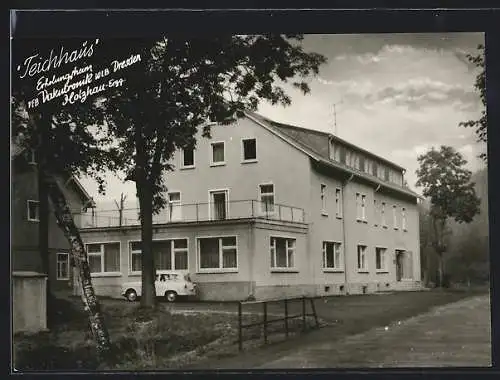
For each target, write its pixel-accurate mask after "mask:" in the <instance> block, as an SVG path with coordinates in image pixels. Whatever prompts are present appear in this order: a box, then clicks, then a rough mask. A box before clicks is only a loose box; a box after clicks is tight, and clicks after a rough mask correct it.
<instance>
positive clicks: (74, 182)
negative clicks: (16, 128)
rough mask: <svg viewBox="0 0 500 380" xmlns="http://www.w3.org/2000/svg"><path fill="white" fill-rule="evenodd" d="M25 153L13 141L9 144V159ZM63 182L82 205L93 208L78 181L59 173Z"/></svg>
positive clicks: (92, 200) (88, 195)
mask: <svg viewBox="0 0 500 380" xmlns="http://www.w3.org/2000/svg"><path fill="white" fill-rule="evenodd" d="M25 151H26V148H24V147H22V146H21V145H20V144H17V143H15V142H14V141H13V142H11V144H10V152H11V153H10V154H11V159H17V158H18V157H20V156H22V154H23V153H24V152H25ZM61 176H62V178H63V180H64V181H65V182H64V183H65V186H66V187H67V186H69V185H72V188H73V190H74V191H75V192H76V193H77V194H78V196H79V197H80V199H81V200H82V203H83V204H84V205H86V206H87V207H95V202H94V199H93V198H92V197H91V196H90V194H89V193H87V191H86V190H85V188H84V187H83V186H82V184H81V183H80V181H78V179H77V178H76V177H75V176H74V175H72V174H69V173H61Z"/></svg>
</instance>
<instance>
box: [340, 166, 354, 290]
mask: <svg viewBox="0 0 500 380" xmlns="http://www.w3.org/2000/svg"><path fill="white" fill-rule="evenodd" d="M353 178H354V174H351V176H350V177H349V178H348V179H347V180H346V181H344V182H343V183H342V233H343V235H344V236H343V238H344V290H345V292H346V295H348V294H349V293H348V290H347V284H348V279H347V271H348V266H347V256H348V255H347V233H346V213H345V210H346V207H345V206H346V200H345V199H346V196H345V193H346V192H345V188H346V186H347V184H348V183H349V182H351V180H352V179H353Z"/></svg>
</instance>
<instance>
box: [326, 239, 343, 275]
mask: <svg viewBox="0 0 500 380" xmlns="http://www.w3.org/2000/svg"><path fill="white" fill-rule="evenodd" d="M341 247H342V246H341V244H340V243H337V242H332V241H324V242H323V269H336V270H341V269H342V267H343V263H342V250H341Z"/></svg>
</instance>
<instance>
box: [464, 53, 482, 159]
mask: <svg viewBox="0 0 500 380" xmlns="http://www.w3.org/2000/svg"><path fill="white" fill-rule="evenodd" d="M478 50H479V52H478V54H477V55H472V54H468V55H467V59H468V60H469V62H470V63H472V64H473V65H475V66H476V67H477V68H478V69H479V73H478V74H477V76H476V81H475V83H474V88H475V89H476V91H478V92H479V96H480V98H481V103H482V104H483V109H482V111H481V117H480V118H479V119H477V120H468V121H464V122H461V123H460V126H462V127H466V128H475V132H476V135H477V137H478V141H482V142H487V140H488V119H487V118H486V72H485V60H484V45H482V44H481V45H479V46H478ZM480 157H481V158H482V159H483V160H485V161H486V160H487V154H486V153H481V154H480Z"/></svg>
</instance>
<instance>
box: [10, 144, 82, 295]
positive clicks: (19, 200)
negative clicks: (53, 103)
mask: <svg viewBox="0 0 500 380" xmlns="http://www.w3.org/2000/svg"><path fill="white" fill-rule="evenodd" d="M12 153H13V154H12V166H11V167H12V177H11V271H12V272H36V273H44V272H45V271H44V270H43V267H42V257H41V254H40V247H39V238H38V237H39V221H40V215H39V208H38V205H39V202H38V199H39V198H38V175H37V164H36V161H35V159H34V155H33V154H32V153H31V152H28V151H26V150H23V149H21V148H19V147H18V146H17V145H15V144H14V145H13V146H12ZM57 181H58V182H59V185H60V186H61V189H62V190H63V192H64V194H65V196H66V199H67V201H68V203H69V206H70V208H71V210H74V211H75V215H78V213H80V212H81V211H82V210H85V209H86V207H88V206H90V205H92V199H91V197H90V196H89V195H88V194H87V192H86V191H85V190H84V189H83V187H82V186H81V184H80V183H79V182H78V180H77V179H76V178H74V177H71V176H66V175H61V176H59V177H58V178H57ZM49 210H50V214H49V237H48V243H49V265H50V268H49V276H50V278H49V279H50V282H49V283H50V284H51V287H52V288H53V290H63V289H66V290H69V291H71V289H72V286H73V281H72V278H71V277H72V270H71V260H70V255H69V243H68V241H67V240H66V238H65V236H64V234H63V232H62V231H61V229H60V228H59V227H58V225H57V221H56V218H55V216H54V213H53V209H52V205H50V203H49ZM77 218H78V216H77ZM76 222H77V223H78V224H80V221H78V220H77V221H76ZM45 274H46V273H45Z"/></svg>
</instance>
